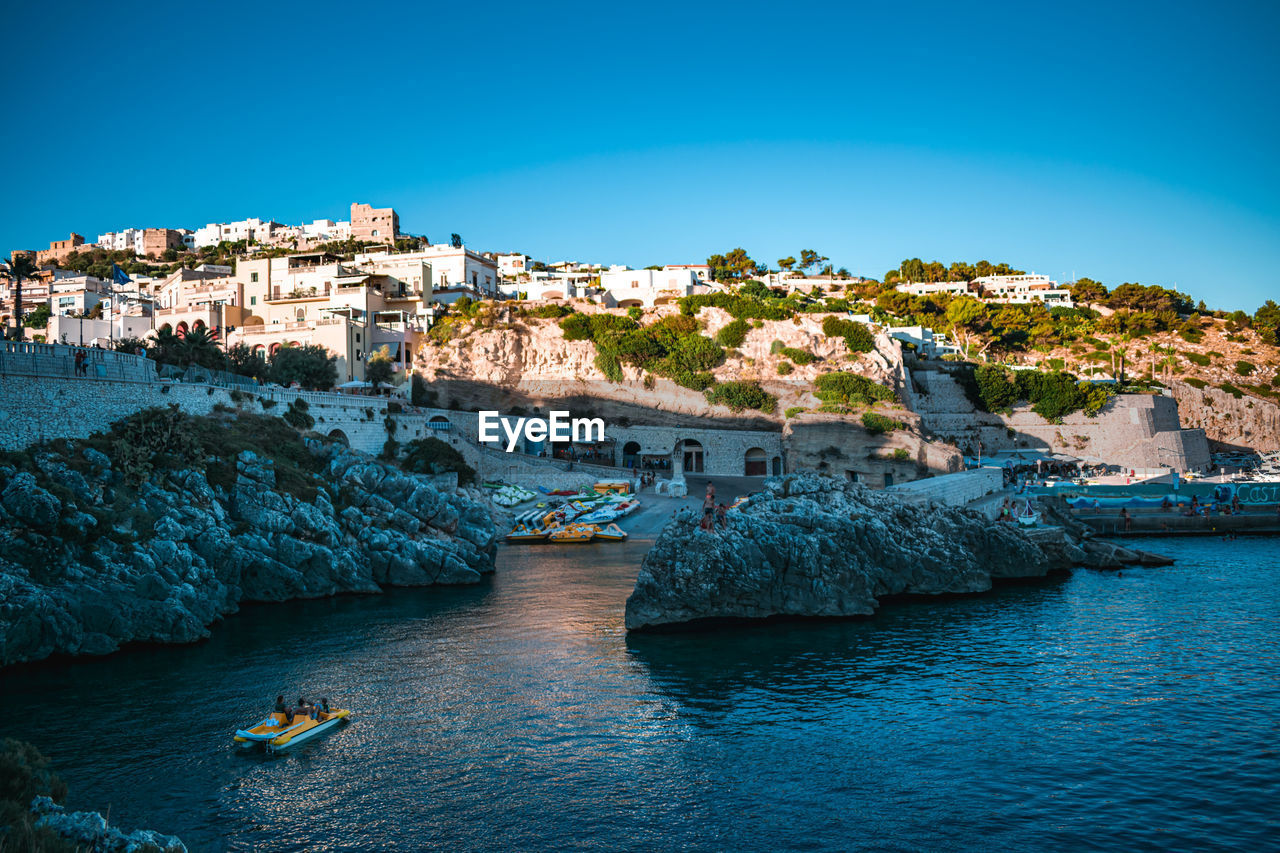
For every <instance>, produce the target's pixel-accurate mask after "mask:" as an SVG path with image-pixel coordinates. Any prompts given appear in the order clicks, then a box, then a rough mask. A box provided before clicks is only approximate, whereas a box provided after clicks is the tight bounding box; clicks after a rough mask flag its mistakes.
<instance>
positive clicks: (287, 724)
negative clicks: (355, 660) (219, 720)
mask: <svg viewBox="0 0 1280 853" xmlns="http://www.w3.org/2000/svg"><path fill="white" fill-rule="evenodd" d="M320 702H321V706H320V707H319V708H317V709H316V711H315V716H311V715H307V714H298V715H296V716H292V717H290V716H289V714H287V713H284V712H280V711H277V712H274V713H272V714H271V716H269V717H267V718H266V719H265V720H263V721H262V722H260V723H258V724H257V725H254V726H251V727H249V728H247V729H237V730H236V733H235V735H234V736H233V738H232V740H233V741H234V742H235V744H236V746H238V747H240V748H241V749H252V748H253V747H255V746H262V747H264V748H265V749H266V751H267V752H283V751H285V750H287V749H292V748H293V747H295V746H297V745H298V744H300V743H304V742H306V741H308V740H311V739H312V738H314V737H316V736H318V735H322V734H324V733H325V732H328V731H331V730H333V729H335V728H337V727H338V726H340V725H342V723H343V722H344V721H346V720H348V719H350V717H351V711H350V710H348V709H346V708H332V709H330V708H329V701H328V700H327V699H321V700H320Z"/></svg>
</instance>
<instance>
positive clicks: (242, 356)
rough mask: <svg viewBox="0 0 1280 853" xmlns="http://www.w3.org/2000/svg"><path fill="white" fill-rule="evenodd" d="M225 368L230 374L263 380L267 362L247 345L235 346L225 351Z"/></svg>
mask: <svg viewBox="0 0 1280 853" xmlns="http://www.w3.org/2000/svg"><path fill="white" fill-rule="evenodd" d="M227 367H228V368H229V369H230V370H231V372H232V373H236V374H238V375H240V376H248V377H251V378H253V379H258V380H261V379H265V378H266V376H267V362H266V360H264V359H263V357H262V354H261V353H259V352H258V351H256V350H254V349H253V348H252V347H250V346H249V345H248V344H236V345H235V346H233V347H231V348H230V349H229V350H227Z"/></svg>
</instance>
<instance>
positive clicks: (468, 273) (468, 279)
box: [354, 243, 498, 299]
mask: <svg viewBox="0 0 1280 853" xmlns="http://www.w3.org/2000/svg"><path fill="white" fill-rule="evenodd" d="M379 259H382V260H387V261H390V260H391V259H395V260H397V261H415V260H418V261H425V262H426V263H427V265H428V266H429V267H430V269H431V274H432V279H433V280H432V286H433V287H434V289H435V290H441V291H452V290H456V289H458V288H470V289H472V290H474V291H476V292H477V293H478V294H479V295H480V296H483V297H484V298H486V299H492V298H494V297H496V296H497V295H498V264H497V263H496V262H495V261H494V260H493V259H492V258H487V257H485V256H484V255H482V254H480V253H479V252H473V251H471V250H470V249H468V248H466V247H465V246H462V247H459V248H454V247H453V246H451V245H449V244H448V243H441V244H438V245H434V246H427V247H426V248H425V249H415V250H414V251H411V252H395V253H391V252H365V253H361V254H357V255H356V256H355V261H354V263H355V264H357V265H365V264H368V263H370V262H372V261H375V260H379Z"/></svg>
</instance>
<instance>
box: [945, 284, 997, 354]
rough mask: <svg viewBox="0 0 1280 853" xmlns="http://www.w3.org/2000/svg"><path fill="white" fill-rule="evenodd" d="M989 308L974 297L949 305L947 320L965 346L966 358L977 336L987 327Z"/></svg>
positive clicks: (962, 298)
mask: <svg viewBox="0 0 1280 853" xmlns="http://www.w3.org/2000/svg"><path fill="white" fill-rule="evenodd" d="M988 316H989V314H988V311H987V306H986V305H984V304H983V303H981V302H979V301H978V300H976V299H974V298H973V297H972V296H960V297H958V298H956V299H952V300H951V302H950V304H948V305H947V320H948V322H950V323H951V327H952V329H953V330H954V331H955V333H956V336H957V338H958V339H960V340H961V342H962V343H963V344H964V351H965V357H966V358H967V357H968V355H969V349H970V347H971V346H972V344H973V342H974V340H976V339H977V336H978V335H979V334H980V333H981V332H982V331H983V330H984V329H985V328H986V327H987V319H988Z"/></svg>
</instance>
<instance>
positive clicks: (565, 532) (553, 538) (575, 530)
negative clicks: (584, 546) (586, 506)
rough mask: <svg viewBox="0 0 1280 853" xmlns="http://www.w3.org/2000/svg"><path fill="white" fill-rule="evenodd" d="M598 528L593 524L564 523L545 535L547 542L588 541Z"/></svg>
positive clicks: (592, 537) (593, 536)
mask: <svg viewBox="0 0 1280 853" xmlns="http://www.w3.org/2000/svg"><path fill="white" fill-rule="evenodd" d="M599 529H600V528H598V527H596V526H595V525H594V524H566V525H565V526H564V527H557V528H556V529H555V530H552V531H551V533H550V534H549V535H548V536H547V541H548V542H590V541H591V540H592V539H594V538H595V535H596V531H597V530H599Z"/></svg>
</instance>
